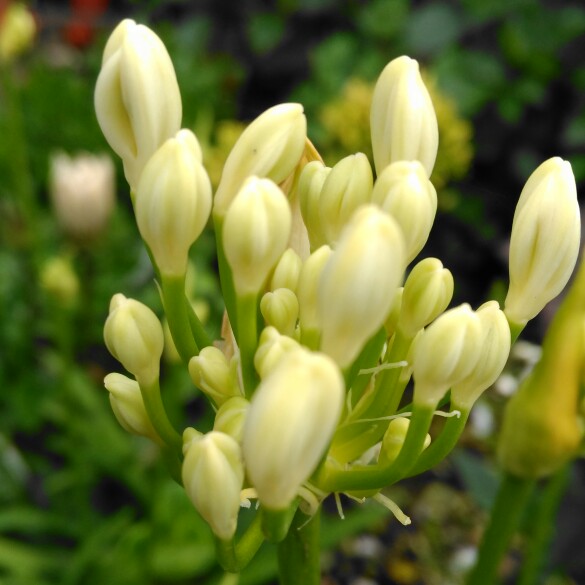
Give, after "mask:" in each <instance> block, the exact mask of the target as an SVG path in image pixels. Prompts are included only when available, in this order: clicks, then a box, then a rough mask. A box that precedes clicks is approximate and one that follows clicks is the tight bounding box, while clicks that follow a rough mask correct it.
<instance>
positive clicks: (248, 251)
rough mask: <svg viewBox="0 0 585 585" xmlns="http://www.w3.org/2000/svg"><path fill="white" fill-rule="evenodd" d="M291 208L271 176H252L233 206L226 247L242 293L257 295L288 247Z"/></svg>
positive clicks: (225, 226)
mask: <svg viewBox="0 0 585 585" xmlns="http://www.w3.org/2000/svg"><path fill="white" fill-rule="evenodd" d="M291 221H292V218H291V211H290V207H289V205H288V201H287V199H286V197H285V195H284V193H283V192H282V191H281V190H280V189H279V188H278V187H277V185H275V184H274V183H273V182H272V181H271V180H270V179H259V178H258V177H250V178H248V179H246V181H245V182H244V184H243V185H242V188H241V189H240V191H239V192H238V194H237V195H236V197H235V199H234V200H233V202H232V204H231V205H230V207H229V209H228V211H227V213H226V215H225V220H224V223H223V233H222V237H223V246H224V250H225V255H226V258H227V261H228V263H229V265H230V268H231V270H232V274H233V278H234V284H235V288H236V291H237V293H238V294H241V295H244V294H251V293H253V294H255V293H257V292H259V291H260V289H261V288H262V287H263V286H264V283H265V282H266V279H267V278H268V275H269V274H270V271H271V270H272V269H273V268H274V266H275V265H276V263H277V262H278V260H279V258H280V257H281V256H282V254H283V253H284V251H285V250H286V248H287V244H288V238H289V235H290V229H291Z"/></svg>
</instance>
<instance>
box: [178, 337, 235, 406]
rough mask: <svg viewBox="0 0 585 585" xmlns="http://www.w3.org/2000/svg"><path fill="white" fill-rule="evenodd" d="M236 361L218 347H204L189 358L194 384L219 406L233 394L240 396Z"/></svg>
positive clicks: (190, 372) (190, 373)
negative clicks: (229, 358) (230, 359)
mask: <svg viewBox="0 0 585 585" xmlns="http://www.w3.org/2000/svg"><path fill="white" fill-rule="evenodd" d="M234 366H235V362H233V363H230V362H229V361H228V359H227V357H226V356H225V354H224V353H223V352H222V351H221V350H220V349H219V348H217V347H215V346H213V345H210V346H208V347H204V348H203V349H202V350H201V351H200V352H199V355H196V356H193V357H192V358H191V359H190V360H189V375H190V376H191V380H193V384H195V386H197V388H199V389H200V390H201V391H202V392H204V393H205V394H206V395H207V396H208V397H209V398H210V399H211V400H213V402H214V403H215V404H216V405H217V406H221V405H222V404H223V403H224V402H225V401H226V400H228V399H229V398H231V397H233V396H240V395H241V392H240V389H239V386H238V382H237V373H236V368H235V367H234Z"/></svg>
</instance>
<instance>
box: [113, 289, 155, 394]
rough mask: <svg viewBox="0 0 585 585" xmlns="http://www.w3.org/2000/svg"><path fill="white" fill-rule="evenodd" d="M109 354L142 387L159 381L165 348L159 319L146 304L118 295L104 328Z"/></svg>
mask: <svg viewBox="0 0 585 585" xmlns="http://www.w3.org/2000/svg"><path fill="white" fill-rule="evenodd" d="M104 340H105V342H106V346H107V348H108V350H109V352H110V353H111V354H112V355H113V356H114V357H115V358H116V359H117V360H118V361H119V362H120V363H121V364H122V365H123V366H124V367H125V368H126V369H127V370H128V371H129V372H130V373H131V374H133V375H134V376H135V377H136V379H137V380H138V381H139V382H140V383H141V384H142V383H145V384H151V383H153V382H154V381H155V380H156V379H157V378H158V374H159V368H160V358H161V355H162V352H163V347H164V334H163V328H162V325H161V323H160V321H159V320H158V317H157V316H156V315H155V314H154V313H153V312H152V311H151V310H150V309H149V308H148V307H147V306H146V305H144V304H142V303H140V302H138V301H136V300H134V299H128V298H126V297H125V296H124V295H122V294H116V295H114V296H113V297H112V300H111V302H110V314H109V315H108V318H107V319H106V324H105V325H104Z"/></svg>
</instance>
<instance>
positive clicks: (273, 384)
mask: <svg viewBox="0 0 585 585" xmlns="http://www.w3.org/2000/svg"><path fill="white" fill-rule="evenodd" d="M343 398H344V384H343V378H342V376H341V372H340V371H339V369H338V368H337V366H336V365H335V363H334V362H333V361H332V360H331V359H330V358H328V357H327V356H325V355H323V354H318V353H311V352H309V351H307V350H304V349H300V350H297V351H292V352H290V353H287V354H286V355H285V356H283V358H282V360H281V361H280V363H279V364H278V365H277V366H276V367H275V368H274V369H273V370H272V371H271V372H270V373H269V374H268V376H267V377H266V378H264V380H262V382H261V383H260V386H259V387H258V389H257V390H256V393H255V394H254V397H253V398H252V403H251V406H250V410H249V411H248V416H247V418H246V423H245V425H244V440H243V452H244V460H245V462H246V470H247V474H248V477H249V479H250V481H251V483H252V485H253V486H254V487H255V488H256V491H257V492H258V498H259V500H260V502H261V503H262V505H263V506H266V508H269V509H273V510H282V509H284V508H286V507H287V506H288V505H289V504H290V503H291V501H292V500H293V499H294V498H295V496H296V494H297V491H298V489H299V487H300V486H301V485H302V484H303V482H305V481H307V480H308V479H309V477H310V475H311V473H313V471H314V470H315V468H316V467H317V464H318V463H319V461H320V460H321V458H322V457H323V455H324V453H325V450H326V449H327V446H328V445H329V443H330V441H331V438H332V436H333V433H334V431H335V427H336V425H337V422H338V420H339V417H340V415H341V410H342V407H343Z"/></svg>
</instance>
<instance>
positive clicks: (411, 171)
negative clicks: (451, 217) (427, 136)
mask: <svg viewBox="0 0 585 585" xmlns="http://www.w3.org/2000/svg"><path fill="white" fill-rule="evenodd" d="M372 202H373V203H376V204H377V205H379V206H380V207H381V208H382V209H383V210H384V211H386V212H388V213H390V214H391V215H392V217H394V219H395V220H396V221H397V222H398V224H399V225H400V228H401V229H402V233H403V234H404V239H405V243H406V257H407V263H410V262H411V261H412V260H414V259H415V258H416V256H417V255H418V253H419V252H420V251H421V250H422V249H423V247H424V245H425V244H426V242H427V240H428V238H429V233H430V231H431V227H432V226H433V222H434V221H435V214H436V212H437V192H436V191H435V188H434V187H433V184H432V183H431V182H430V181H429V179H428V176H427V174H426V172H425V170H424V168H423V166H422V164H421V163H420V162H418V161H416V160H415V161H397V162H394V163H392V164H390V165H388V166H387V167H386V168H385V169H384V170H383V171H382V173H381V174H380V176H379V177H378V178H377V180H376V184H375V185H374V190H373V193H372Z"/></svg>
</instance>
